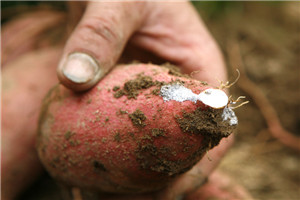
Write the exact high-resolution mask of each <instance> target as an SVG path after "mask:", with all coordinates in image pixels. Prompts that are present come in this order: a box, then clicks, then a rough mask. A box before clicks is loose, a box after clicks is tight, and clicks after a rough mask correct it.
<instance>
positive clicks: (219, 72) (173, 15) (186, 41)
mask: <svg viewBox="0 0 300 200" xmlns="http://www.w3.org/2000/svg"><path fill="white" fill-rule="evenodd" d="M151 6H153V8H152V10H155V12H151V14H150V15H149V17H148V23H147V24H145V25H144V26H143V27H142V28H141V29H140V30H139V31H138V32H137V33H136V34H135V35H134V37H133V38H132V40H131V41H132V43H133V44H135V45H137V46H139V47H141V48H144V49H147V50H149V51H151V52H153V53H155V54H156V55H158V56H160V57H162V58H164V59H165V60H168V61H170V62H173V63H175V64H177V65H179V66H181V67H182V69H183V71H184V72H185V73H191V72H194V71H196V72H199V73H196V74H195V76H194V78H197V79H199V80H202V81H207V82H208V83H209V84H211V85H217V84H218V81H217V79H220V80H226V71H225V65H224V61H223V57H222V54H221V52H220V50H219V48H218V46H217V44H216V42H215V41H214V39H213V38H212V36H211V35H210V34H209V32H208V30H207V28H206V27H205V25H204V24H203V22H202V21H201V19H200V17H199V15H198V13H197V11H196V10H195V9H194V8H193V6H192V5H191V4H190V3H188V2H172V3H171V2H163V3H156V4H155V3H154V4H151ZM178 10H180V12H178Z"/></svg>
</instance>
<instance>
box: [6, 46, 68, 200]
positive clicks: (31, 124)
mask: <svg viewBox="0 0 300 200" xmlns="http://www.w3.org/2000/svg"><path fill="white" fill-rule="evenodd" d="M61 51H62V50H61V48H56V47H55V48H49V49H43V50H40V51H39V52H31V53H27V54H24V55H23V56H22V57H20V58H18V59H15V60H14V61H12V62H10V63H9V64H8V65H7V67H5V68H4V69H3V71H2V123H1V131H2V135H1V153H2V158H1V199H3V200H8V199H14V197H16V196H17V195H18V194H19V192H21V191H22V190H24V189H25V188H26V187H28V186H29V185H30V184H31V183H32V182H33V181H34V180H35V179H36V178H37V177H38V176H39V175H40V174H41V172H42V165H41V164H40V161H39V159H38V156H37V153H36V150H35V139H36V132H37V127H38V126H37V124H38V116H39V109H40V106H41V103H42V99H43V97H44V96H45V95H46V94H47V92H48V90H49V89H50V88H51V87H53V86H54V84H55V83H57V81H58V80H57V78H56V66H57V62H58V59H59V56H60V54H61Z"/></svg>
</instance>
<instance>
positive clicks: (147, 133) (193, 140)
mask: <svg viewBox="0 0 300 200" xmlns="http://www.w3.org/2000/svg"><path fill="white" fill-rule="evenodd" d="M166 84H169V85H170V84H181V85H184V86H185V87H186V88H190V89H191V90H192V91H193V92H194V93H196V94H199V93H200V92H202V91H203V90H204V89H207V88H208V86H205V85H203V84H202V83H201V82H200V81H197V80H193V79H191V78H189V77H187V76H183V75H182V74H180V73H179V72H178V71H176V70H175V69H174V68H170V66H169V67H160V66H155V65H152V64H131V65H122V66H118V67H116V68H115V69H114V70H112V71H111V72H110V73H109V74H108V75H107V76H106V77H105V78H104V79H102V80H101V81H100V82H99V83H98V85H97V86H96V87H94V88H93V89H92V90H91V91H89V92H86V93H80V94H78V93H77V94H76V93H73V92H71V91H69V90H67V89H65V88H64V87H62V86H60V85H58V86H56V87H55V88H53V89H52V90H51V92H50V93H49V94H48V96H47V97H46V99H45V100H44V105H43V109H42V113H41V117H40V122H39V126H40V127H39V134H38V153H39V156H40V159H41V161H42V162H43V164H44V166H45V167H46V168H47V170H48V171H49V172H50V174H51V175H52V176H53V177H54V178H55V179H57V180H59V181H60V182H62V183H63V184H66V185H67V186H71V187H73V186H76V187H80V188H84V189H88V190H95V191H104V192H113V193H142V192H149V191H155V190H158V189H161V188H163V187H165V186H166V185H167V184H168V183H169V182H170V181H172V180H174V179H175V178H176V177H178V175H180V174H182V173H184V172H186V171H187V170H189V169H190V168H191V167H192V166H193V165H194V164H196V163H197V162H198V161H199V160H200V159H201V158H202V156H203V155H204V154H205V152H206V151H207V150H209V149H211V148H213V147H214V146H216V145H218V143H219V141H220V140H221V139H222V138H223V137H227V136H228V135H229V134H230V133H231V132H232V130H233V129H234V128H235V125H230V123H229V121H227V120H226V119H224V118H223V117H222V114H223V109H213V108H210V107H208V106H206V105H204V104H203V103H201V102H200V101H198V102H197V103H194V102H192V101H184V102H178V101H175V100H170V101H164V100H163V98H162V97H161V96H160V90H161V87H162V86H163V85H166Z"/></svg>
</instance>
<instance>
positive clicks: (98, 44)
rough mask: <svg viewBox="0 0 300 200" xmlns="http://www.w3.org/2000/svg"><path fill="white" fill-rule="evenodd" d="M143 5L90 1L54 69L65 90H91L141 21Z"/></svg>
mask: <svg viewBox="0 0 300 200" xmlns="http://www.w3.org/2000/svg"><path fill="white" fill-rule="evenodd" d="M143 7H144V3H143V2H141V3H137V2H90V3H89V4H88V6H87V9H86V11H85V14H84V16H83V18H82V20H81V21H80V22H79V24H78V26H77V27H76V29H75V30H74V32H73V34H72V35H71V36H70V38H69V40H68V41H67V44H66V46H65V49H64V53H63V56H62V59H61V62H60V64H59V66H58V69H57V74H58V78H59V80H60V81H61V83H62V84H64V85H65V86H66V87H68V88H70V89H72V90H75V91H83V90H87V89H89V88H91V87H93V86H94V85H95V84H96V83H97V82H98V81H99V80H100V79H101V78H102V77H103V76H104V75H105V74H106V73H107V72H108V71H109V70H110V68H111V67H112V66H113V65H114V64H115V63H116V61H117V60H118V58H119V57H120V54H121V53H122V51H123V49H124V47H125V45H126V42H127V41H128V39H129V37H130V36H131V35H132V33H133V32H134V31H135V30H136V29H138V27H139V26H140V23H141V22H142V20H143V14H144V12H143Z"/></svg>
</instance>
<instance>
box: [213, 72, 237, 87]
mask: <svg viewBox="0 0 300 200" xmlns="http://www.w3.org/2000/svg"><path fill="white" fill-rule="evenodd" d="M236 71H237V73H238V76H237V78H236V79H235V81H233V82H232V83H229V81H226V83H223V81H220V80H218V81H219V83H220V86H219V89H220V90H223V89H229V88H230V87H231V86H233V85H234V84H236V82H237V81H238V80H239V78H240V76H241V73H240V71H239V70H238V69H236Z"/></svg>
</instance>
